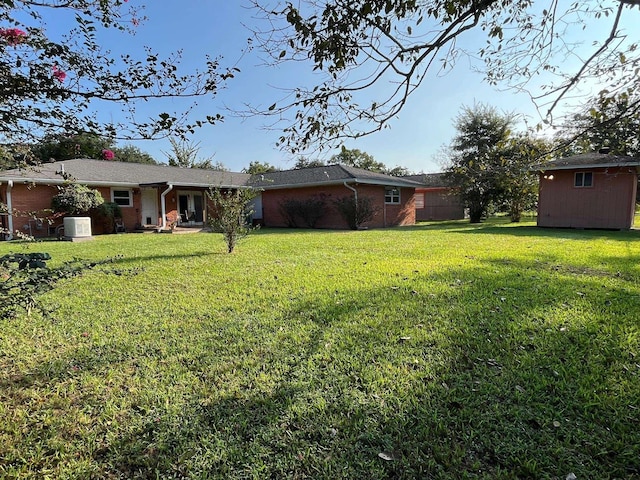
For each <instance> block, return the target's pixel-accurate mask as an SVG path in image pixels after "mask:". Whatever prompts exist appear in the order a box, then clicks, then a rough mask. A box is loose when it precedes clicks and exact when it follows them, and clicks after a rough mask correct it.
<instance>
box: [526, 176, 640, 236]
mask: <svg viewBox="0 0 640 480" xmlns="http://www.w3.org/2000/svg"><path fill="white" fill-rule="evenodd" d="M576 172H592V173H593V186H592V187H581V188H576V187H575V186H574V178H575V173H576ZM545 175H546V176H547V178H545ZM550 175H553V179H551V178H549V177H550ZM539 188H540V196H539V200H538V225H539V226H541V227H571V228H612V229H628V228H630V227H631V226H632V225H633V215H634V207H635V200H636V189H637V173H636V170H635V169H633V168H631V169H630V168H608V169H603V168H600V169H579V170H555V171H548V172H546V173H544V174H541V175H540V187H539Z"/></svg>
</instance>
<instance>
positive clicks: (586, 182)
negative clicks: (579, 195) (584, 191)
mask: <svg viewBox="0 0 640 480" xmlns="http://www.w3.org/2000/svg"><path fill="white" fill-rule="evenodd" d="M573 185H574V186H575V187H592V186H593V173H592V172H576V176H575V182H574V184H573Z"/></svg>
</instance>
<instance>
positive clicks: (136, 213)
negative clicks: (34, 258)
mask: <svg viewBox="0 0 640 480" xmlns="http://www.w3.org/2000/svg"><path fill="white" fill-rule="evenodd" d="M61 172H65V173H67V174H69V175H71V176H72V177H73V178H75V179H76V180H77V182H78V183H81V184H84V185H88V186H89V187H91V188H95V189H97V190H98V191H100V193H101V194H102V196H103V198H104V199H105V201H107V202H114V203H117V204H118V205H120V208H121V210H122V217H123V223H124V228H125V230H127V231H132V230H134V229H137V228H155V229H158V230H162V229H166V228H167V226H168V225H170V224H178V225H185V226H194V227H195V226H203V225H204V223H205V221H206V212H207V197H206V190H207V189H208V188H209V187H210V186H221V187H227V188H240V187H242V186H245V185H246V184H247V182H248V180H249V178H250V177H251V176H250V175H247V174H244V173H231V172H220V171H214V170H201V169H189V168H178V167H169V166H161V165H147V164H139V163H126V162H112V161H105V160H89V159H73V160H65V161H61V162H53V163H45V164H42V165H40V166H39V167H37V168H36V169H33V170H23V171H21V170H6V171H0V202H2V203H4V204H6V205H7V206H8V207H9V212H10V213H8V214H6V215H4V216H3V217H2V226H3V227H4V228H5V229H7V230H9V231H11V232H15V231H22V232H23V233H27V234H31V235H33V236H35V237H46V236H53V235H55V231H56V229H57V227H58V226H59V225H60V224H61V223H62V219H61V218H57V217H54V218H53V223H51V224H45V222H41V221H37V220H33V219H32V218H31V216H30V215H28V213H29V212H43V211H44V210H46V209H50V208H51V199H52V197H53V196H54V195H56V194H57V193H58V188H59V187H60V186H62V185H63V184H64V180H63V178H62V176H61V175H60V173H61ZM92 229H93V231H94V233H104V232H102V230H101V225H95V224H94V225H92Z"/></svg>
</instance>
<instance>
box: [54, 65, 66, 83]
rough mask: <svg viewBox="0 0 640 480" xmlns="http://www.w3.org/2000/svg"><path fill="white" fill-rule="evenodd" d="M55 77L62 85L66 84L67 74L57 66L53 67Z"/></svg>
mask: <svg viewBox="0 0 640 480" xmlns="http://www.w3.org/2000/svg"><path fill="white" fill-rule="evenodd" d="M53 76H54V77H55V78H56V80H58V81H59V82H60V83H62V82H64V79H65V78H67V74H66V73H64V72H63V71H62V70H60V69H59V68H58V66H57V65H54V66H53Z"/></svg>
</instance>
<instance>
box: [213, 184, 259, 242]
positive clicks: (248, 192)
mask: <svg viewBox="0 0 640 480" xmlns="http://www.w3.org/2000/svg"><path fill="white" fill-rule="evenodd" d="M257 195H258V192H257V191H256V190H253V189H236V190H230V189H224V188H218V187H212V188H210V189H209V191H208V192H207V196H208V197H209V200H211V203H212V207H213V208H212V210H213V214H212V215H210V216H209V219H208V223H209V226H210V227H211V229H212V230H213V231H214V232H217V233H222V236H223V237H224V241H225V242H226V244H227V252H228V253H233V250H234V249H235V247H236V244H237V243H238V241H239V240H240V239H242V238H244V237H246V236H247V235H249V233H251V231H252V230H254V227H253V226H252V225H251V223H250V222H249V217H250V216H251V214H252V213H253V209H252V208H251V201H252V200H253V199H254V198H255V197H256V196H257Z"/></svg>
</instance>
